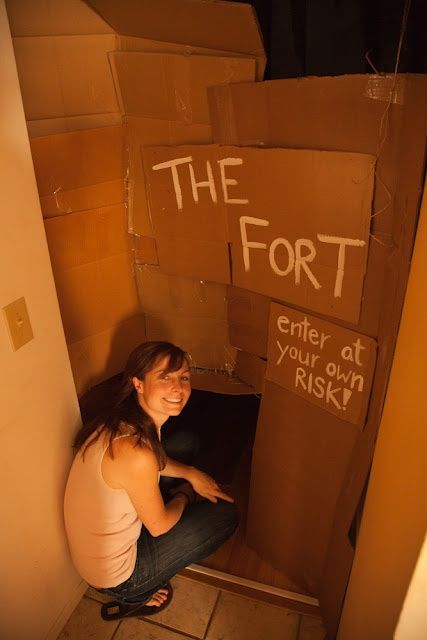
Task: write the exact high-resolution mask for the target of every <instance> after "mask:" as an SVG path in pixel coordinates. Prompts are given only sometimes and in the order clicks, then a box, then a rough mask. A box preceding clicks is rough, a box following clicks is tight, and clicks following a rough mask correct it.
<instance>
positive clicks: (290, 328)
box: [265, 303, 377, 429]
mask: <svg viewBox="0 0 427 640" xmlns="http://www.w3.org/2000/svg"><path fill="white" fill-rule="evenodd" d="M376 350H377V344H376V342H375V340H373V339H372V338H369V337H367V336H364V335H362V334H360V333H355V332H354V331H350V330H349V329H344V328H343V327H340V326H339V325H336V324H332V322H326V321H325V320H320V319H319V318H315V317H314V316H311V315H308V314H306V313H301V312H300V311H296V310H295V309H290V308H289V307H285V306H282V305H279V304H275V303H272V304H271V308H270V323H269V334H268V363H267V372H266V376H265V377H266V379H267V380H271V382H275V383H276V384H278V385H280V386H281V387H283V388H284V389H288V390H289V391H292V393H295V394H297V395H299V396H301V397H302V398H305V399H306V400H308V402H312V403H313V404H315V405H317V406H318V407H321V408H322V409H323V410H325V411H329V412H330V413H333V414H334V415H336V416H338V417H339V418H341V419H342V420H346V421H348V422H352V423H353V424H357V425H358V426H359V428H360V429H363V427H364V425H365V417H366V411H367V408H368V402H369V397H370V393H371V384H372V378H373V375H374V368H375V360H376Z"/></svg>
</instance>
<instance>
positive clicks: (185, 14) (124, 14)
mask: <svg viewBox="0 0 427 640" xmlns="http://www.w3.org/2000/svg"><path fill="white" fill-rule="evenodd" d="M87 4H88V5H90V6H91V7H93V8H94V9H95V10H96V11H97V12H98V13H99V15H101V16H102V17H103V18H104V20H106V22H108V23H109V24H110V25H111V26H112V27H114V29H115V30H116V31H117V32H118V33H121V34H123V35H129V36H137V37H145V38H152V39H154V40H162V41H164V42H178V43H182V44H187V45H197V46H202V47H211V48H214V49H223V50H225V51H236V52H240V53H252V54H254V55H258V56H259V57H260V58H264V57H265V56H264V50H263V46H262V38H261V34H260V31H259V27H258V24H257V21H256V17H255V12H254V10H253V8H252V7H251V6H250V5H248V4H238V3H234V2H232V3H231V2H205V1H204V0H156V2H155V3H153V2H152V1H151V0H122V2H121V3H120V4H118V3H117V2H115V0H87ZM224 25H226V27H227V28H224Z"/></svg>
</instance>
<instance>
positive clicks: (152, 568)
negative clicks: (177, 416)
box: [98, 432, 238, 603]
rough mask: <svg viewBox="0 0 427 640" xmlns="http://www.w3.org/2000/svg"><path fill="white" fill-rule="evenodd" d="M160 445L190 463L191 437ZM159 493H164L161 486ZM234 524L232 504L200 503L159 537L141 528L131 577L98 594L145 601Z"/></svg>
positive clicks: (202, 555) (229, 532)
mask: <svg viewBox="0 0 427 640" xmlns="http://www.w3.org/2000/svg"><path fill="white" fill-rule="evenodd" d="M163 445H164V447H165V449H166V451H167V453H168V456H170V457H171V458H174V459H176V460H180V461H183V459H185V463H187V464H188V463H191V462H192V460H191V456H190V454H189V450H188V449H189V447H190V448H193V450H196V449H197V442H196V441H195V439H194V438H193V434H190V437H189V434H187V433H185V432H181V434H179V433H177V434H174V437H173V438H171V439H170V440H169V441H168V440H167V438H164V439H163ZM187 445H188V446H187ZM162 480H163V479H162ZM167 480H169V479H167ZM179 482H182V481H179ZM166 484H167V483H166ZM162 492H163V493H165V489H164V487H162ZM237 525H238V513H237V509H236V507H235V506H234V504H230V503H228V502H224V501H223V500H219V501H218V502H217V503H212V502H209V501H208V500H202V501H200V502H197V503H195V504H192V505H188V506H187V507H186V508H185V509H184V511H183V514H182V516H181V518H180V519H179V520H178V522H177V523H176V524H175V525H174V526H173V527H172V529H170V530H169V531H167V532H166V533H164V534H163V535H161V536H157V537H153V536H152V535H151V534H150V533H149V532H148V530H147V529H146V528H145V527H144V526H143V527H142V530H141V534H140V536H139V539H138V542H137V557H136V563H135V568H134V570H133V573H132V575H131V576H130V577H129V578H128V579H127V580H125V582H122V583H121V584H119V585H118V586H117V587H112V588H109V589H98V591H100V592H101V593H106V594H108V595H111V596H113V597H114V598H115V599H116V600H121V601H123V602H141V603H143V602H147V601H148V600H149V599H150V597H151V596H152V595H153V593H155V592H156V591H157V589H158V588H159V587H160V586H162V585H164V584H165V583H166V582H167V581H168V580H170V578H172V576H174V575H175V574H176V573H177V572H178V571H180V570H181V569H183V568H184V567H186V566H188V565H189V564H191V563H193V562H199V561H200V560H202V559H203V558H206V557H207V556H208V555H210V554H211V553H213V552H214V551H216V549H218V547H220V546H221V544H222V543H223V542H225V541H226V540H227V539H228V538H229V537H230V536H231V535H232V534H233V533H234V531H235V530H236V527H237Z"/></svg>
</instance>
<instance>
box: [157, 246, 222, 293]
mask: <svg viewBox="0 0 427 640" xmlns="http://www.w3.org/2000/svg"><path fill="white" fill-rule="evenodd" d="M156 245H157V253H158V256H159V265H160V268H161V270H162V271H163V272H164V273H170V274H176V275H179V276H184V277H186V278H195V279H200V280H208V281H209V282H219V283H223V284H229V283H230V261H229V256H228V247H227V245H226V244H224V243H220V242H207V241H203V240H200V241H198V240H188V239H186V238H185V239H181V238H177V239H173V238H171V239H169V238H162V237H159V238H157V239H156Z"/></svg>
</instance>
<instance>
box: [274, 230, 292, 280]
mask: <svg viewBox="0 0 427 640" xmlns="http://www.w3.org/2000/svg"><path fill="white" fill-rule="evenodd" d="M281 244H282V245H283V246H284V247H286V251H287V252H288V266H287V267H286V269H284V270H283V269H280V267H279V266H278V264H277V262H276V256H275V251H276V249H277V247H278V246H279V245H281ZM268 259H269V261H270V267H271V268H272V269H273V271H274V273H277V275H278V276H287V275H288V273H289V272H290V271H292V269H293V268H294V264H295V254H294V250H293V248H292V245H291V244H290V243H289V242H288V241H287V240H286V238H276V239H275V240H273V242H272V243H271V245H270V250H269V252H268Z"/></svg>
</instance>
